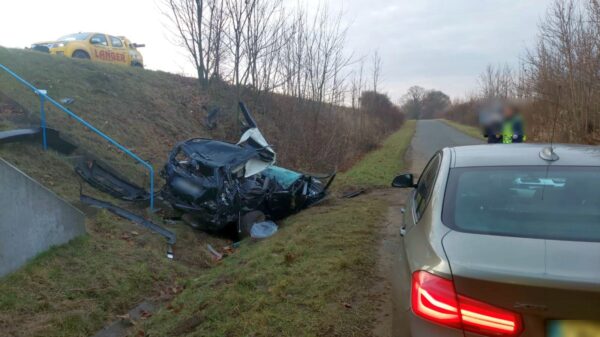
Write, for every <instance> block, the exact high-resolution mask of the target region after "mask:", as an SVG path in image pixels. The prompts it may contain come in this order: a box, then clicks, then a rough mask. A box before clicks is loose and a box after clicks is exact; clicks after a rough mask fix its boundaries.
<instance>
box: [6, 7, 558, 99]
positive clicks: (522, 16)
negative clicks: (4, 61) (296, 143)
mask: <svg viewBox="0 0 600 337" xmlns="http://www.w3.org/2000/svg"><path fill="white" fill-rule="evenodd" d="M285 1H292V0H285ZM299 1H307V2H309V4H313V3H317V2H319V1H321V0H299ZM550 1H551V0H326V2H327V3H328V4H329V7H330V9H332V10H336V9H343V11H344V13H345V20H347V21H348V23H349V24H350V25H351V27H350V31H349V35H348V47H349V50H353V51H354V55H357V56H360V55H364V54H367V53H369V52H370V51H372V50H375V49H378V50H379V52H380V54H381V55H382V59H383V87H384V90H385V91H387V92H388V93H389V94H390V96H392V97H393V98H394V99H396V98H399V97H400V96H402V95H403V93H404V92H405V91H406V89H408V88H409V87H410V86H412V85H420V86H423V87H425V88H435V89H439V90H442V91H444V92H446V93H447V94H449V95H450V96H452V97H463V96H465V95H466V94H467V93H469V92H471V91H473V90H475V89H476V88H477V76H478V74H479V73H481V72H482V71H483V70H484V68H485V66H486V65H487V64H489V63H492V64H498V63H509V64H515V63H516V62H517V61H518V59H519V57H520V56H521V55H522V54H523V51H524V49H525V48H526V47H528V46H531V45H532V43H533V41H534V39H535V36H536V32H537V25H538V23H539V21H540V18H541V17H542V16H543V14H544V13H545V10H546V7H547V6H548V4H549V3H550ZM164 22H165V19H164V18H163V17H162V15H161V13H160V10H159V9H158V8H157V6H156V3H155V1H154V0H103V1H90V0H52V1H47V0H29V1H10V0H1V3H0V45H2V46H5V47H19V48H22V47H26V46H29V45H30V44H31V43H33V42H36V41H45V40H53V39H56V38H58V37H59V36H62V35H66V34H69V33H73V32H80V31H100V32H105V33H108V34H113V35H125V36H127V37H129V38H130V39H131V40H132V41H134V42H138V43H145V44H146V45H147V47H146V48H145V49H143V51H142V52H143V54H144V57H145V62H146V66H147V68H149V69H160V70H165V71H169V72H175V73H187V74H192V73H193V72H192V70H191V69H190V66H189V64H188V62H187V59H186V57H185V54H184V52H183V51H182V50H179V49H177V48H176V47H173V44H172V43H171V42H170V33H169V32H168V31H167V30H165V27H164V24H163V23H164ZM0 62H1V60H0Z"/></svg>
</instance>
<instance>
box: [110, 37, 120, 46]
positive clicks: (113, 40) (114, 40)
mask: <svg viewBox="0 0 600 337" xmlns="http://www.w3.org/2000/svg"><path fill="white" fill-rule="evenodd" d="M110 44H111V45H112V46H113V47H115V48H123V42H122V41H121V39H119V38H118V37H114V36H111V37H110Z"/></svg>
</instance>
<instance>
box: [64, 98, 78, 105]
mask: <svg viewBox="0 0 600 337" xmlns="http://www.w3.org/2000/svg"><path fill="white" fill-rule="evenodd" d="M74 102H75V99H74V98H71V97H65V98H61V99H60V104H62V105H69V104H73V103H74Z"/></svg>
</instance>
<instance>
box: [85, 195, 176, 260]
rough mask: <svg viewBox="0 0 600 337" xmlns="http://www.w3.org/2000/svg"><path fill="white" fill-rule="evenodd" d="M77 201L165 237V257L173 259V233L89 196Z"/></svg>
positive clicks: (174, 240)
mask: <svg viewBox="0 0 600 337" xmlns="http://www.w3.org/2000/svg"><path fill="white" fill-rule="evenodd" d="M79 199H80V200H81V202H83V203H84V204H87V205H90V206H92V207H96V208H102V209H106V210H107V211H109V212H111V213H113V214H115V215H118V216H120V217H122V218H125V219H127V220H130V221H133V222H135V223H137V224H139V225H142V226H144V227H146V228H148V229H149V230H151V231H153V232H155V233H157V234H160V235H162V236H163V237H165V238H166V239H167V244H168V248H167V257H168V258H169V259H173V257H174V256H173V245H175V242H176V241H177V238H176V236H175V233H173V232H171V231H170V230H168V229H166V228H164V227H162V226H159V225H157V224H155V223H153V222H151V221H149V220H147V219H144V218H142V217H141V216H139V215H137V214H133V213H131V212H129V211H127V210H125V209H123V208H120V207H117V206H115V205H113V204H111V203H109V202H106V201H101V200H97V199H94V198H92V197H89V196H87V195H83V194H82V195H81V196H80V197H79Z"/></svg>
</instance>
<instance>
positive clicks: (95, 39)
mask: <svg viewBox="0 0 600 337" xmlns="http://www.w3.org/2000/svg"><path fill="white" fill-rule="evenodd" d="M90 43H91V44H94V45H102V46H107V47H108V41H106V36H104V35H103V34H96V35H94V36H92V38H91V39H90Z"/></svg>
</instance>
